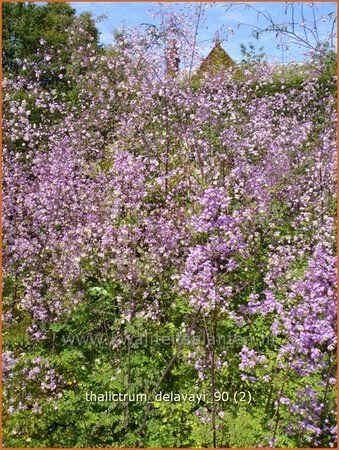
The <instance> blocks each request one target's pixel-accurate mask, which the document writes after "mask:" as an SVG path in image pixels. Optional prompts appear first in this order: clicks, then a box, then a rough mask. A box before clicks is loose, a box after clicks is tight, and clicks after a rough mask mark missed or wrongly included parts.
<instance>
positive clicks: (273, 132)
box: [3, 25, 336, 447]
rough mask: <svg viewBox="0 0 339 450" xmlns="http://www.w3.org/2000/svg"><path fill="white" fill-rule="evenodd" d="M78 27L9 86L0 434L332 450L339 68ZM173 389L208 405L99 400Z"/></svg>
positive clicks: (10, 440) (45, 442)
mask: <svg viewBox="0 0 339 450" xmlns="http://www.w3.org/2000/svg"><path fill="white" fill-rule="evenodd" d="M79 26H81V25H79ZM166 31H167V33H169V34H170V35H171V33H173V32H174V31H173V29H169V30H166ZM79 33H83V34H84V33H85V31H84V30H82V29H80V30H79V29H75V30H74V31H73V32H71V33H70V35H69V48H70V59H71V61H72V62H71V63H70V64H69V66H67V67H66V66H65V67H64V66H59V73H58V74H57V75H58V77H59V79H60V80H62V83H63V86H64V87H65V89H64V90H60V89H59V88H58V89H52V88H51V87H50V86H48V87H46V83H45V79H44V77H43V76H42V73H41V66H39V64H37V63H36V62H35V61H29V60H26V61H21V62H20V61H18V64H19V63H20V64H22V70H21V71H20V74H19V75H18V76H15V77H14V76H13V77H12V76H11V74H10V73H8V74H6V76H5V78H4V118H3V134H4V144H3V151H4V300H3V309H4V317H3V321H4V360H3V361H4V371H3V376H4V400H5V411H4V416H5V446H6V447H25V446H26V447H53V446H62V447H105V446H107V447H114V446H124V447H133V446H144V447H152V446H153V447H154V446H155V447H161V446H164V447H176V446H177V447H183V446H186V447H189V446H191V447H199V446H200V447H206V446H208V447H211V446H213V445H214V446H217V447H227V446H232V447H241V446H276V447H305V446H310V445H311V446H319V447H326V446H335V445H336V437H335V421H336V419H335V412H334V410H335V385H334V383H335V379H334V373H335V345H336V334H335V320H336V317H335V310H336V308H335V306H336V300H335V292H336V266H335V221H334V214H335V208H336V206H335V192H336V191H335V183H336V181H335V167H336V160H335V120H336V109H335V104H336V103H335V102H336V97H335V92H334V86H335V79H334V77H333V78H331V80H330V81H329V80H328V79H326V83H325V82H323V80H322V79H321V70H320V69H321V67H320V65H321V62H318V66H317V67H316V69H315V68H313V67H312V68H307V70H305V73H304V74H303V77H302V81H301V82H300V85H298V86H295V85H292V86H290V85H289V75H286V76H285V75H284V74H280V75H279V83H276V81H275V80H276V77H277V74H276V73H275V71H274V69H273V68H271V67H270V66H267V65H263V66H257V67H254V68H251V67H246V68H245V69H244V70H243V73H242V74H241V76H239V73H238V71H237V70H238V69H235V70H234V71H232V70H230V71H228V72H225V73H217V74H214V75H211V76H210V77H206V79H203V80H200V82H199V85H194V87H192V85H191V84H190V83H188V82H185V81H182V80H181V81H180V79H179V80H176V79H173V78H169V77H167V78H166V77H164V76H163V73H162V72H161V70H160V69H159V68H161V67H162V66H161V55H160V53H161V52H159V54H157V53H155V52H154V53H152V48H155V49H156V48H158V47H157V46H159V42H160V41H159V40H160V39H161V36H160V37H159V36H156V37H154V35H152V33H149V32H145V33H144V34H138V33H136V34H133V35H131V36H129V35H128V34H127V35H126V36H125V37H123V38H121V37H118V38H117V44H116V46H115V47H114V48H113V49H111V51H107V52H106V53H105V54H104V53H103V52H99V51H98V50H97V48H96V46H95V45H94V43H93V44H92V43H91V39H90V37H89V36H87V38H88V39H87V38H86V36H84V38H83V39H79V36H80V34H79ZM177 37H178V40H179V42H180V36H177ZM181 37H182V36H181ZM131 39H134V41H133V45H130V42H131ZM182 39H183V37H182ZM83 41H86V42H87V41H88V43H87V44H86V48H84V46H83ZM152 46H153V47H152ZM142 50H144V53H142ZM40 51H41V52H43V51H44V43H43V42H42V43H41V49H40ZM150 55H152V57H151V56H150ZM159 55H160V56H159ZM53 58H55V55H50V56H49V55H46V56H45V58H44V65H46V67H45V68H44V69H43V70H46V71H47V73H48V70H49V68H51V67H52V68H53V70H55V67H56V66H55V62H54V61H53ZM152 58H153V59H152ZM295 70H297V69H295ZM25 73H26V74H25ZM319 74H320V75H319ZM65 80H66V81H65ZM67 86H68V87H67ZM145 333H146V335H147V336H150V337H155V336H156V337H157V339H152V340H151V341H149V339H147V340H146V342H144V341H143V336H145ZM160 390H161V391H163V392H165V391H173V392H181V393H192V392H204V393H206V399H204V401H203V402H202V403H200V404H196V403H188V402H182V403H158V402H156V401H154V403H153V404H152V405H148V404H142V403H133V402H126V401H125V402H120V403H88V402H86V401H85V394H86V392H90V391H93V392H99V393H100V392H105V391H112V392H128V393H138V392H146V393H147V394H148V395H149V396H150V398H153V397H152V396H153V395H154V393H155V392H157V391H160ZM218 392H219V393H220V392H224V393H228V394H229V398H226V397H227V396H226V395H225V396H224V397H223V398H222V399H221V400H220V399H219V398H218V396H216V393H218ZM236 392H241V393H244V394H245V396H246V399H247V397H248V395H250V398H251V401H249V402H246V404H245V403H242V401H239V402H235V401H233V400H232V398H234V393H236ZM235 398H236V397H235ZM239 424H241V427H243V428H246V432H243V434H241V433H240V432H239V433H240V434H239V436H238V441H237V442H235V441H234V429H238V427H240V425H239ZM248 430H252V431H248ZM65 431H66V433H65Z"/></svg>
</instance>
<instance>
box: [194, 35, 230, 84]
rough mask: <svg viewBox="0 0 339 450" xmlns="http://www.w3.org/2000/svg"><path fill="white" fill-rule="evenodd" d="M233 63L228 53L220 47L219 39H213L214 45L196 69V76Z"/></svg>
mask: <svg viewBox="0 0 339 450" xmlns="http://www.w3.org/2000/svg"><path fill="white" fill-rule="evenodd" d="M234 64H235V63H234V61H233V59H232V58H231V57H230V56H229V54H228V53H227V52H226V51H225V50H224V49H223V48H222V47H221V42H220V39H219V38H217V39H216V40H215V44H214V47H213V48H212V50H211V51H210V52H209V54H208V55H207V56H206V58H205V59H204V60H203V62H202V63H201V65H200V67H199V69H198V70H197V76H199V77H200V76H201V75H203V74H204V73H216V72H219V71H220V70H223V69H226V68H228V67H231V66H233V65H234Z"/></svg>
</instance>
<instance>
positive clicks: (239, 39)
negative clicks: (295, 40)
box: [71, 2, 337, 63]
mask: <svg viewBox="0 0 339 450" xmlns="http://www.w3.org/2000/svg"><path fill="white" fill-rule="evenodd" d="M165 3H167V4H168V3H169V2H165ZM191 4H193V6H194V5H195V6H194V7H197V5H198V3H192V2H191ZM250 4H251V5H252V6H253V7H255V8H256V9H257V10H260V11H267V12H268V13H269V14H270V15H271V17H272V18H273V19H274V20H275V21H276V22H277V23H282V22H283V21H284V20H287V21H290V20H291V19H290V18H291V8H289V9H288V15H287V16H286V15H285V9H286V3H285V2H264V3H263V2H261V3H260V2H252V3H250ZM314 4H315V17H316V21H317V31H318V34H319V36H320V38H323V37H324V36H326V35H328V34H329V33H330V31H331V29H330V18H329V17H328V14H329V13H331V12H334V16H335V17H336V14H337V11H336V3H335V2H315V3H314ZM71 5H72V7H73V8H75V10H76V12H77V13H78V14H80V13H81V12H84V11H90V12H92V14H93V15H94V17H98V16H100V15H102V14H104V15H105V16H106V18H105V19H104V20H101V21H99V22H98V23H97V27H98V29H99V31H100V33H101V34H100V40H101V43H103V44H109V43H111V42H112V30H113V29H116V28H119V27H120V26H121V25H122V24H125V25H127V26H138V25H140V24H142V23H149V24H154V25H157V19H155V18H153V17H152V16H151V15H150V14H149V11H150V10H151V9H152V8H154V7H155V6H156V3H152V2H73V3H71ZM185 5H187V3H184V2H183V3H174V2H173V3H172V6H173V8H174V9H177V10H178V9H180V8H182V7H183V6H184V7H185ZM230 5H231V4H230V3H219V2H218V3H214V4H210V6H209V7H208V8H207V11H206V13H205V23H203V24H201V26H200V27H199V31H198V39H197V42H198V45H199V47H200V48H201V51H202V54H203V55H207V53H208V52H209V51H210V50H211V48H212V47H213V43H214V39H215V36H216V33H217V32H220V35H221V38H222V46H223V47H224V49H225V50H226V51H227V52H228V53H229V55H230V56H231V57H232V58H233V59H234V60H235V61H236V62H240V61H241V59H242V55H241V51H240V45H241V44H242V43H243V44H245V45H246V46H248V44H249V43H250V42H252V43H254V44H255V46H256V48H258V47H260V46H261V45H262V46H263V47H264V51H265V53H266V55H267V57H268V60H269V61H270V62H276V63H286V62H290V61H302V60H303V58H304V53H305V50H304V49H302V48H298V47H297V46H295V45H293V44H291V43H290V42H287V48H286V42H285V43H284V42H282V41H281V38H276V36H275V34H274V33H266V34H263V35H261V36H260V38H259V40H256V39H255V38H254V37H253V36H251V31H253V26H259V27H261V28H266V26H267V25H268V24H267V22H266V21H265V20H264V19H262V18H260V16H259V19H258V18H257V13H256V12H255V11H253V10H252V9H251V8H246V6H245V5H244V3H240V2H237V3H232V6H231V8H229V6H230ZM301 7H302V6H301V3H297V2H294V10H295V13H294V14H295V15H294V22H295V23H296V25H295V31H296V32H297V33H298V34H300V35H301V36H303V28H302V22H303V19H302V16H301ZM303 16H304V20H305V22H306V23H309V24H310V25H311V28H312V29H313V11H312V8H311V7H310V3H306V2H305V3H304V4H303ZM286 18H287V19H286ZM239 24H240V25H239ZM334 29H335V30H336V26H335V28H334ZM232 30H233V31H232ZM277 47H279V48H277Z"/></svg>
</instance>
